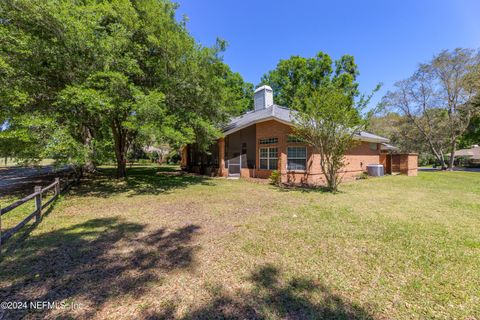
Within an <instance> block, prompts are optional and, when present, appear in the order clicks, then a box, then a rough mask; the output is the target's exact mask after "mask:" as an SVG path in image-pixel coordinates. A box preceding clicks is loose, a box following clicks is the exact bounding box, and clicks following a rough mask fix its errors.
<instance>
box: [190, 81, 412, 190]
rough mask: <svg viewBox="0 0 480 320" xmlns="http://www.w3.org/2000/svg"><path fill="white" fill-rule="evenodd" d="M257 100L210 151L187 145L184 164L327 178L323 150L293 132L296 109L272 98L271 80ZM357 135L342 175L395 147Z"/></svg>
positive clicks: (210, 170) (242, 173)
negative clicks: (302, 139)
mask: <svg viewBox="0 0 480 320" xmlns="http://www.w3.org/2000/svg"><path fill="white" fill-rule="evenodd" d="M254 106H255V109H254V110H253V111H249V112H247V113H245V114H243V115H242V116H240V117H237V118H234V119H232V120H231V121H230V123H229V124H228V125H227V126H226V127H224V128H223V137H221V138H219V139H218V140H217V141H216V142H215V143H214V144H213V145H212V146H211V149H210V152H209V153H201V152H199V151H198V150H197V148H196V146H195V145H194V144H193V145H188V146H186V147H185V148H183V150H182V168H183V169H184V170H187V171H190V172H196V173H201V174H207V175H217V176H223V177H227V176H236V177H245V178H268V177H269V176H270V175H271V173H272V171H274V170H278V171H279V172H280V173H281V179H282V182H283V183H288V184H308V185H322V184H324V183H325V180H324V176H323V174H322V170H321V169H320V155H319V154H316V153H315V152H314V150H313V149H312V148H311V147H310V146H308V145H306V144H304V143H302V142H300V141H299V140H298V139H296V138H295V136H293V135H292V132H293V128H292V125H293V111H292V110H290V109H288V108H286V107H281V106H278V105H275V104H274V103H273V91H272V89H271V88H270V87H269V86H263V87H260V88H258V89H257V90H255V94H254ZM355 138H356V139H357V140H358V142H359V143H358V144H356V145H355V146H354V147H353V148H352V149H351V150H349V151H348V152H347V153H346V154H345V157H346V162H347V163H348V164H347V165H346V166H345V167H344V169H343V170H342V174H343V176H344V178H347V179H348V178H353V177H355V176H358V175H360V174H361V173H362V172H365V171H366V166H367V165H368V164H379V163H381V164H384V166H385V167H387V164H388V159H387V157H388V151H389V149H390V147H391V146H389V145H388V144H387V142H388V139H386V138H383V137H380V136H377V135H374V134H371V133H368V132H360V133H359V134H358V135H356V137H355ZM407 160H408V159H407ZM407 162H408V161H407ZM410 162H411V163H412V165H411V166H410V168H408V166H407V171H406V172H405V173H407V174H409V175H416V163H415V168H413V162H414V161H413V160H411V159H410ZM407 165H408V163H407ZM390 167H391V166H390ZM413 169H415V171H413Z"/></svg>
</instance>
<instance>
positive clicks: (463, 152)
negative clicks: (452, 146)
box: [455, 146, 480, 159]
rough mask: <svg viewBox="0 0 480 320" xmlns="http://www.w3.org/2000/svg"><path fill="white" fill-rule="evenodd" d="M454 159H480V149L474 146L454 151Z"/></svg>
mask: <svg viewBox="0 0 480 320" xmlns="http://www.w3.org/2000/svg"><path fill="white" fill-rule="evenodd" d="M455 157H472V158H473V159H480V147H478V146H474V147H472V148H470V149H460V150H456V151H455Z"/></svg>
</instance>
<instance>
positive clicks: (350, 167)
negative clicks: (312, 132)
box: [256, 120, 380, 185]
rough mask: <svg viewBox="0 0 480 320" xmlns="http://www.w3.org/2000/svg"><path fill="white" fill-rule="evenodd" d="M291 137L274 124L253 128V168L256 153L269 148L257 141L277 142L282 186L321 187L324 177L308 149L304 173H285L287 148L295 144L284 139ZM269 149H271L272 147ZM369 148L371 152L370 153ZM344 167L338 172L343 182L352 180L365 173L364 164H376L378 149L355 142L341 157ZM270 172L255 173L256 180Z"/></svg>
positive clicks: (287, 128)
mask: <svg viewBox="0 0 480 320" xmlns="http://www.w3.org/2000/svg"><path fill="white" fill-rule="evenodd" d="M291 133H292V128H291V127H290V126H289V125H287V124H283V123H280V122H278V121H274V120H270V121H265V122H261V123H257V124H256V138H257V142H256V144H257V149H256V150H257V159H256V167H257V168H259V167H260V159H259V156H258V150H259V148H260V147H261V146H262V147H264V146H265V147H268V146H269V145H260V144H259V140H260V139H264V138H277V139H278V143H277V144H276V145H275V146H276V147H278V153H279V154H278V158H279V163H278V170H279V171H280V173H281V174H282V182H284V183H288V184H311V185H321V184H325V177H324V175H323V174H322V170H321V168H320V155H319V154H314V151H313V149H312V148H311V147H307V171H306V172H302V171H300V172H298V171H295V172H292V171H287V165H286V163H287V154H286V153H287V147H289V146H299V145H302V144H299V143H289V142H288V141H287V137H288V135H289V134H291ZM272 146H273V145H272ZM372 147H373V149H372ZM345 161H346V163H347V165H346V166H345V168H344V169H343V170H342V171H341V174H342V176H343V178H344V179H352V178H354V177H356V176H358V175H359V174H361V173H362V172H364V171H365V170H366V166H367V164H373V163H379V162H380V145H379V144H377V143H375V144H370V143H368V142H359V143H358V144H357V145H356V146H355V147H353V148H352V149H351V150H350V151H348V152H347V153H346V155H345ZM271 172H272V171H271V170H262V169H257V170H256V176H257V177H258V178H268V177H269V176H270V174H271Z"/></svg>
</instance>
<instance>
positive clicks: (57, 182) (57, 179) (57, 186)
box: [55, 178, 60, 196]
mask: <svg viewBox="0 0 480 320" xmlns="http://www.w3.org/2000/svg"><path fill="white" fill-rule="evenodd" d="M55 183H56V184H55V195H56V196H58V195H59V194H60V178H55Z"/></svg>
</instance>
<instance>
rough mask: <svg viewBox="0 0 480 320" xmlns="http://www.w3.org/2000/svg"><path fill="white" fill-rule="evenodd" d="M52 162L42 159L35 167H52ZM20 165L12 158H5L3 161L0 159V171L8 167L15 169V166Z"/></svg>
mask: <svg viewBox="0 0 480 320" xmlns="http://www.w3.org/2000/svg"><path fill="white" fill-rule="evenodd" d="M53 163H54V161H53V160H52V159H44V160H42V161H40V162H38V163H36V164H35V165H37V166H49V165H52V164H53ZM21 165H22V164H21V163H19V162H17V160H16V159H13V158H7V159H6V161H5V158H0V170H1V169H2V168H8V167H16V166H21Z"/></svg>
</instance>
